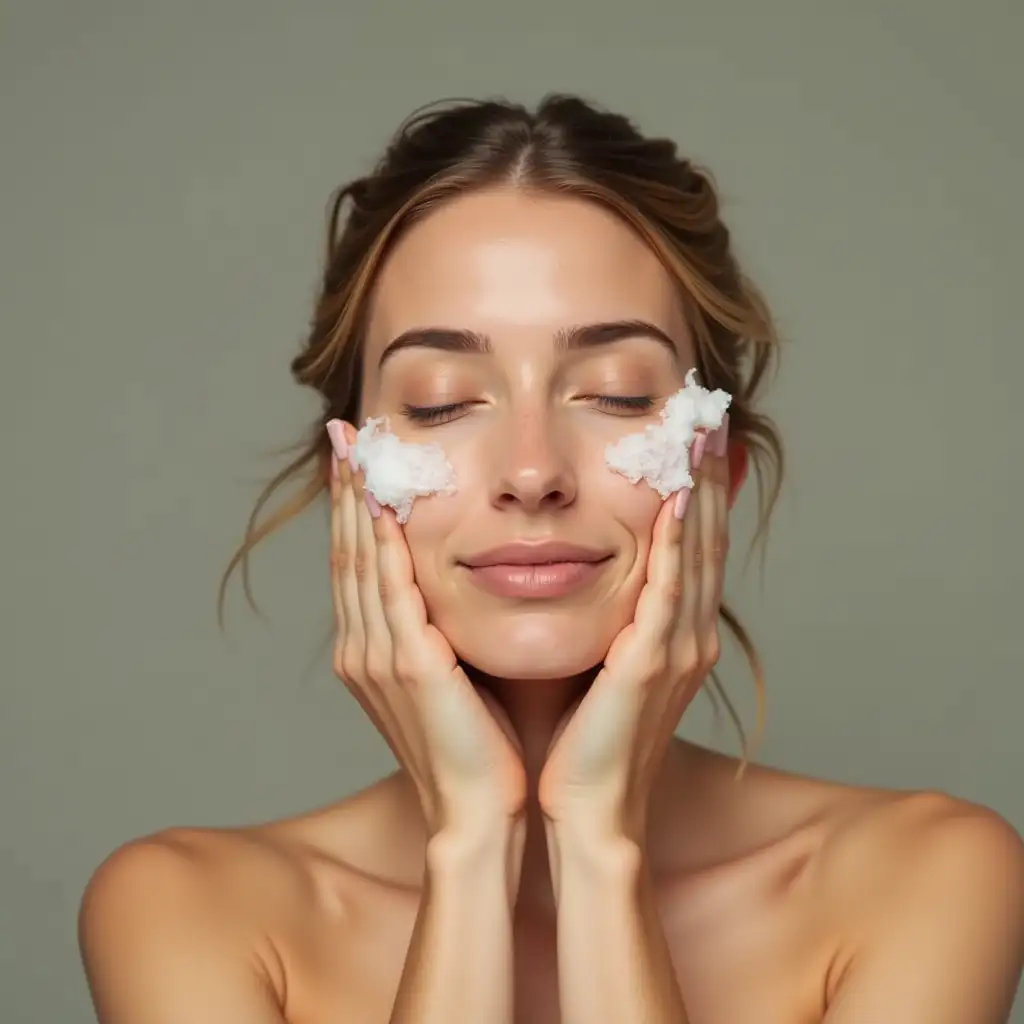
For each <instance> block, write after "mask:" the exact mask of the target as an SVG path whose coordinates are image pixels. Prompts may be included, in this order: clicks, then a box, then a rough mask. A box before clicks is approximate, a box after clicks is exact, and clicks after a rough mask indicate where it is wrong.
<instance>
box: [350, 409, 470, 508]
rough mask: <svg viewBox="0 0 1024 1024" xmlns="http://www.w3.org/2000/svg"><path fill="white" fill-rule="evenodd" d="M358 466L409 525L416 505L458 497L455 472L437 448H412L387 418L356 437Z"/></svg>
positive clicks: (377, 493) (378, 494) (368, 485)
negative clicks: (439, 497) (429, 497)
mask: <svg viewBox="0 0 1024 1024" xmlns="http://www.w3.org/2000/svg"><path fill="white" fill-rule="evenodd" d="M354 454H355V459H356V462H357V463H358V464H359V467H360V469H362V470H363V473H364V474H365V480H364V485H365V487H366V489H367V490H368V491H369V492H370V493H371V494H372V495H373V496H374V497H375V498H376V499H377V501H378V502H379V503H380V504H381V505H388V506H390V507H391V508H393V509H394V510H395V517H396V518H397V520H398V521H399V522H400V523H405V522H407V521H408V519H409V515H410V513H411V512H412V506H413V502H414V501H415V500H416V499H417V498H422V497H426V496H427V495H428V494H454V493H455V470H454V469H453V468H452V465H451V463H450V462H449V461H448V459H447V457H446V456H445V454H444V452H443V451H442V450H441V448H440V447H439V446H438V445H436V444H412V443H410V442H408V441H402V440H401V439H400V438H398V437H396V436H395V435H394V434H392V433H391V425H390V422H389V421H388V418H387V417H386V416H378V417H373V418H370V419H368V420H367V421H366V423H364V424H363V426H362V427H361V428H360V429H359V431H358V433H357V434H356V443H355V447H354Z"/></svg>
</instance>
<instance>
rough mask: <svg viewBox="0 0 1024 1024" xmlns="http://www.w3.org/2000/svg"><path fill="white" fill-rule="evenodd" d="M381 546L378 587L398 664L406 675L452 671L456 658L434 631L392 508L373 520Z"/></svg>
mask: <svg viewBox="0 0 1024 1024" xmlns="http://www.w3.org/2000/svg"><path fill="white" fill-rule="evenodd" d="M371 521H372V523H373V531H374V539H375V541H376V545H377V573H378V588H379V591H380V595H381V604H382V606H383V609H384V617H385V620H386V622H387V626H388V629H389V631H390V633H391V636H392V637H393V640H394V645H395V660H396V665H398V666H400V667H401V669H402V673H401V674H403V675H406V676H408V675H410V674H413V673H417V672H419V671H422V670H424V669H427V668H438V669H442V670H444V671H447V672H451V671H453V670H454V669H455V667H456V661H455V656H454V654H453V653H452V652H451V649H450V647H449V646H448V644H447V643H446V642H444V640H443V638H442V637H441V635H440V634H439V633H438V632H437V631H436V630H434V629H432V628H430V626H429V623H428V619H427V608H426V604H425V603H424V601H423V595H422V594H421V593H420V589H419V586H418V585H417V583H416V572H415V567H414V566H413V561H412V554H411V553H410V551H409V546H408V544H407V543H406V540H405V531H404V530H403V529H402V527H401V526H400V525H399V523H398V520H397V519H396V518H395V513H394V511H393V510H392V509H390V508H386V507H385V508H382V509H380V514H379V515H377V516H375V517H373V518H372V519H371Z"/></svg>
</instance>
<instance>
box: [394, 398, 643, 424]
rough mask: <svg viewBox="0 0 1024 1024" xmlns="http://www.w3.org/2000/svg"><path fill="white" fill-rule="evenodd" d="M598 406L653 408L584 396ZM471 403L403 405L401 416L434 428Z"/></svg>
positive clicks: (632, 409)
mask: <svg viewBox="0 0 1024 1024" xmlns="http://www.w3.org/2000/svg"><path fill="white" fill-rule="evenodd" d="M582 397H584V398H590V399H591V400H593V401H594V402H596V403H597V404H598V405H603V406H605V407H606V408H611V409H617V410H619V411H628V412H649V411H650V410H651V409H652V408H653V407H654V399H653V398H652V397H651V396H650V395H621V396H620V395H584V396H582ZM470 404H471V403H469V402H452V403H450V404H449V405H403V406H402V412H403V414H404V415H405V416H406V417H407V418H408V419H410V420H412V421H413V422H414V423H422V424H426V425H432V426H436V425H438V424H441V423H450V422H451V421H452V420H453V419H455V417H456V415H457V414H458V413H459V412H460V411H461V410H462V409H464V408H466V407H467V406H468V405H470Z"/></svg>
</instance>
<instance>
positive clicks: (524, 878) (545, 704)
mask: <svg viewBox="0 0 1024 1024" xmlns="http://www.w3.org/2000/svg"><path fill="white" fill-rule="evenodd" d="M467 668H468V666H467ZM595 674H596V672H593V671H592V672H589V673H586V674H584V675H581V676H576V677H572V678H569V679H525V680H513V679H496V678H493V677H485V676H482V675H481V674H480V673H477V672H475V671H472V672H471V674H470V677H471V679H472V680H473V683H474V685H476V686H478V687H481V688H484V689H486V690H487V691H488V692H489V693H490V694H492V695H493V696H494V698H495V699H496V700H497V701H498V702H499V703H500V704H501V706H502V708H503V710H504V711H505V713H506V714H507V715H508V719H509V722H510V723H511V725H512V728H513V729H514V730H515V733H516V735H517V736H518V738H519V741H520V743H521V745H522V756H523V766H524V768H525V770H526V773H527V793H528V798H527V807H526V841H525V845H524V848H523V862H522V871H521V873H520V882H519V894H518V898H517V903H516V911H517V915H520V916H522V917H524V918H527V919H531V920H535V921H538V920H539V921H546V920H550V919H551V918H553V916H554V912H555V901H554V889H553V886H552V882H551V869H550V863H549V860H548V844H547V833H546V830H545V828H544V817H543V815H542V813H541V810H540V805H539V803H538V800H537V785H538V781H539V779H540V774H541V771H542V770H543V768H544V764H545V762H546V761H547V756H548V751H549V748H550V745H551V740H552V738H553V736H554V733H555V729H556V728H557V726H558V724H559V722H560V721H561V719H562V717H563V716H564V715H565V714H566V712H567V711H568V710H569V708H570V707H571V706H572V705H573V703H574V702H575V701H577V700H579V699H580V698H581V697H582V696H583V695H584V694H585V693H586V691H587V689H588V688H589V686H590V684H591V682H592V681H593V678H594V676H595ZM680 747H681V744H679V743H677V744H676V745H675V747H674V748H671V749H670V753H669V756H667V757H666V758H665V762H664V764H663V767H662V771H661V777H660V779H659V781H658V783H657V785H656V786H655V789H654V792H653V793H652V795H651V803H652V807H651V813H650V814H649V816H648V820H649V821H650V822H651V828H650V829H649V833H650V834H649V836H648V850H649V851H650V852H653V850H654V849H655V847H656V845H657V844H660V841H661V838H664V836H660V837H659V834H660V833H661V832H663V831H664V826H665V824H666V823H667V822H671V821H672V820H674V815H670V814H664V813H658V810H657V808H658V806H659V805H661V804H663V803H664V802H665V801H666V800H668V799H671V798H672V797H673V796H674V795H675V794H676V793H677V790H678V783H679V780H680V778H681V773H680V771H679V758H678V754H679V748H680ZM399 776H404V772H402V771H400V772H399ZM404 781H405V782H406V783H407V782H408V780H407V779H405V780H404ZM402 788H403V790H404V793H405V799H408V800H414V799H415V794H414V791H413V789H412V787H411V785H404V786H403V787H402ZM403 817H404V820H405V821H406V822H408V821H409V820H411V818H410V817H409V816H403ZM403 845H404V844H403ZM408 848H409V847H408V846H406V849H408Z"/></svg>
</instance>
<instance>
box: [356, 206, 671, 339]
mask: <svg viewBox="0 0 1024 1024" xmlns="http://www.w3.org/2000/svg"><path fill="white" fill-rule="evenodd" d="M630 319H644V320H649V321H651V322H653V323H655V324H656V325H657V326H659V327H661V328H662V329H663V330H665V331H666V332H667V333H673V334H676V333H678V332H679V331H681V329H682V315H681V310H680V308H679V302H678V293H677V290H676V286H675V283H674V281H673V279H672V278H671V276H670V275H669V273H668V272H667V271H666V270H665V268H664V267H663V265H662V264H661V261H660V260H659V259H658V257H657V256H656V255H655V254H654V252H653V251H652V249H651V248H650V247H649V246H648V245H647V244H646V243H645V242H644V240H643V239H642V238H640V236H639V235H638V234H637V233H636V232H635V231H634V230H633V229H632V228H631V227H630V226H629V225H627V224H626V223H625V222H624V221H623V220H622V219H621V218H619V217H618V216H616V215H615V214H614V213H612V212H611V211H610V210H607V209H605V208H604V207H602V206H600V205H598V204H596V203H591V202H588V201H586V200H583V199H579V198H575V197H559V196H547V195H531V194H529V193H525V192H522V191H515V190H511V189H510V190H500V191H499V190H495V191H490V192H480V193H474V194H470V195H467V196H463V197H460V198H458V199H455V200H453V201H451V202H449V203H446V204H445V205H443V206H442V207H440V208H439V209H437V210H435V211H433V212H432V213H430V214H429V215H428V216H426V217H425V218H423V219H422V220H421V221H419V222H418V223H416V224H415V225H414V226H413V227H412V228H410V229H409V231H408V232H407V233H406V234H405V235H404V236H403V237H402V238H401V239H400V240H399V241H398V242H397V243H396V245H395V247H394V249H393V250H392V252H391V253H390V254H389V256H388V258H387V260H386V261H385V263H384V266H383V267H382V268H381V271H380V273H379V275H378V279H377V282H376V284H375V287H374V292H373V295H372V297H371V302H370V316H369V322H368V332H367V338H366V342H367V349H368V354H372V353H373V352H374V351H377V350H380V349H382V348H383V347H384V346H385V345H386V344H387V342H388V340H389V339H390V338H392V337H394V336H395V335H397V334H400V333H402V332H403V331H406V330H410V329H413V328H424V327H438V326H444V327H455V328H469V329H472V330H477V331H480V332H482V333H486V334H488V335H489V336H491V337H492V338H493V339H494V342H495V346H498V345H500V343H501V338H502V337H503V336H511V335H512V334H516V335H518V336H519V337H520V340H522V339H523V338H525V337H526V336H527V335H530V336H532V337H534V338H540V337H543V336H547V335H550V334H554V333H555V332H557V331H558V330H559V329H561V328H564V327H566V326H569V325H575V324H580V323H596V322H602V321H612V320H630Z"/></svg>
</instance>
